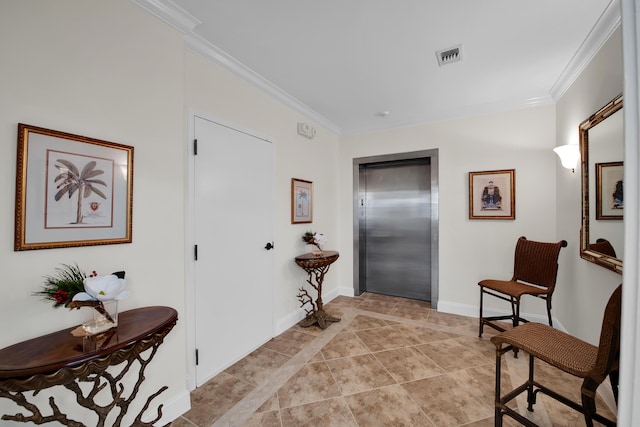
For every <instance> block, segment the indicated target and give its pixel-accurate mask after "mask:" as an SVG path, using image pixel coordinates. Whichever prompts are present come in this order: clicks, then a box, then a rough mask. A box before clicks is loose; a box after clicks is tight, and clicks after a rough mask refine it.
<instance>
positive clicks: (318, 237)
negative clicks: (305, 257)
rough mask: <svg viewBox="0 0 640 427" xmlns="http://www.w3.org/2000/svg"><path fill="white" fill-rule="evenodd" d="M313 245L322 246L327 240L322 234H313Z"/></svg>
mask: <svg viewBox="0 0 640 427" xmlns="http://www.w3.org/2000/svg"><path fill="white" fill-rule="evenodd" d="M313 243H314V244H316V245H324V244H325V243H327V238H326V237H325V236H324V234H320V233H314V235H313Z"/></svg>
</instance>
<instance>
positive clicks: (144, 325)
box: [0, 306, 178, 427]
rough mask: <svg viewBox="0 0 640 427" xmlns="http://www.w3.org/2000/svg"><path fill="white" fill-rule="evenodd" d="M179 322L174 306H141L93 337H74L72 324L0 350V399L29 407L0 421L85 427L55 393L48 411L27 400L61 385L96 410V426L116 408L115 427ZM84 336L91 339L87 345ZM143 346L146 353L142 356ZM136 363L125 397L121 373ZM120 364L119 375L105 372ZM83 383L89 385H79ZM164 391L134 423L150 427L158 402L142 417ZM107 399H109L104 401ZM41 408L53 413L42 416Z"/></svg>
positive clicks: (117, 426) (7, 415)
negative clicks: (64, 409) (67, 412)
mask: <svg viewBox="0 0 640 427" xmlns="http://www.w3.org/2000/svg"><path fill="white" fill-rule="evenodd" d="M177 320H178V313H177V311H176V310H174V309H173V308H170V307H161V306H154V307H142V308H137V309H134V310H129V311H125V312H123V313H120V315H119V317H118V327H117V328H114V329H111V330H109V331H106V332H105V333H102V334H99V335H96V336H94V337H91V338H86V337H85V338H81V337H75V336H73V335H72V334H71V330H72V329H74V328H69V329H64V330H61V331H58V332H54V333H51V334H48V335H44V336H41V337H38V338H33V339H30V340H28V341H23V342H21V343H18V344H14V345H12V346H10V347H6V348H3V349H1V350H0V398H6V399H10V400H12V401H13V402H14V403H15V404H16V405H18V406H19V407H21V408H23V409H24V410H26V411H27V413H26V414H23V413H18V414H15V415H10V414H4V415H2V417H1V419H2V420H10V421H17V422H23V423H26V422H33V423H35V424H43V423H48V422H54V421H57V422H58V423H60V424H63V425H65V426H69V427H81V426H84V425H85V424H84V423H82V422H80V421H77V420H73V419H71V418H69V417H68V416H67V415H65V414H64V413H63V412H62V408H59V407H58V405H57V403H56V401H55V398H54V397H50V398H49V408H47V409H46V410H41V409H40V408H38V407H37V406H36V404H35V403H30V402H29V401H28V399H27V396H26V393H27V392H32V393H33V395H34V396H35V395H36V394H37V393H38V391H40V390H44V389H47V388H49V387H55V386H61V387H64V388H66V389H67V390H69V391H71V392H72V393H68V394H70V395H71V396H73V394H75V395H76V399H75V400H76V402H77V403H78V404H79V405H80V406H82V407H84V408H86V409H88V410H90V411H92V412H94V413H95V415H96V416H97V419H96V423H95V424H94V425H95V426H96V427H105V426H106V422H107V416H108V415H109V414H110V413H111V411H112V410H114V411H117V410H119V412H118V414H117V416H116V417H115V419H113V420H111V422H110V424H109V426H111V427H119V426H120V425H121V423H122V421H123V418H124V416H125V415H126V413H127V410H128V409H129V405H130V404H131V403H132V401H133V400H134V399H135V397H136V396H137V394H138V391H139V387H140V385H141V384H142V382H143V381H144V379H145V369H146V367H147V365H148V364H149V362H151V359H153V356H154V355H155V354H156V351H157V350H158V347H159V346H160V344H162V342H163V341H164V337H165V336H166V335H167V334H168V333H169V332H170V331H171V329H173V327H174V325H175V324H176V322H177ZM87 340H95V342H90V343H87ZM87 344H91V345H89V346H87ZM88 347H90V348H88ZM146 350H149V352H148V353H145V355H143V354H142V353H143V352H145V351H146ZM135 362H137V363H136V365H139V366H138V379H137V381H136V382H135V384H134V386H133V390H131V392H130V393H129V395H128V396H127V395H126V394H125V389H124V385H123V377H124V376H125V375H126V374H127V373H128V372H129V371H134V369H130V368H133V367H132V365H133V364H134V363H135ZM120 364H122V367H121V369H120V371H119V373H117V372H113V371H107V369H108V368H109V367H111V366H115V365H120ZM116 370H117V368H116ZM81 383H84V384H86V385H87V387H82V388H81V387H80V384H81ZM89 388H91V390H88V389H89ZM166 389H167V386H163V387H162V388H160V390H158V391H157V392H156V393H154V394H152V395H151V396H149V397H148V398H147V401H146V403H145V405H144V407H143V408H142V410H141V411H140V412H139V413H138V415H137V417H136V418H135V420H134V421H133V424H132V425H135V426H136V427H152V426H153V424H154V423H155V422H156V421H158V420H159V419H160V418H161V417H162V405H160V406H159V407H158V409H157V416H156V418H155V419H154V420H152V421H150V422H143V421H142V416H143V414H144V412H145V411H146V410H147V408H148V407H149V405H150V404H151V401H152V400H153V399H154V398H155V397H157V396H158V395H159V394H160V393H162V392H163V391H165V390H166ZM100 391H104V392H105V393H104V396H102V395H101V396H97V395H98V393H100ZM109 397H110V398H111V399H110V400H111V403H109V402H108V400H109ZM63 399H64V398H63ZM45 412H50V413H51V412H52V414H51V415H45Z"/></svg>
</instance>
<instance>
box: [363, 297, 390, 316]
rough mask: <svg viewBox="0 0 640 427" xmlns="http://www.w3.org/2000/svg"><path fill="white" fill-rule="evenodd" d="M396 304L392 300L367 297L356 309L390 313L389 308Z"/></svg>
mask: <svg viewBox="0 0 640 427" xmlns="http://www.w3.org/2000/svg"><path fill="white" fill-rule="evenodd" d="M395 306H396V303H395V302H393V301H385V300H377V299H367V300H365V301H362V302H361V303H360V305H359V306H358V310H366V311H372V312H374V313H382V314H390V313H391V310H393V308H394V307H395Z"/></svg>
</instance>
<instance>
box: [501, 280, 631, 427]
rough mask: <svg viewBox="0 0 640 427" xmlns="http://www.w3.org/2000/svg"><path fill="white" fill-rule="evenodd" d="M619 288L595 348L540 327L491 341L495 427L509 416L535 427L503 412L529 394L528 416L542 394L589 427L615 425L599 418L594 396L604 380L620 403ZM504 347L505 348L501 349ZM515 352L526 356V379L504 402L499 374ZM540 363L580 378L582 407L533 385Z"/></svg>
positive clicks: (535, 325) (517, 330) (510, 411)
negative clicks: (506, 357)
mask: <svg viewBox="0 0 640 427" xmlns="http://www.w3.org/2000/svg"><path fill="white" fill-rule="evenodd" d="M621 296H622V285H620V286H618V288H616V290H615V291H614V292H613V294H612V295H611V297H610V298H609V302H608V303H607V306H606V308H605V311H604V318H603V321H602V329H601V330H600V342H599V345H598V347H596V346H594V345H591V344H589V343H586V342H584V341H582V340H580V339H578V338H576V337H573V336H571V335H569V334H566V333H564V332H562V331H559V330H557V329H554V328H552V327H550V326H547V325H543V324H541V323H527V324H525V325H522V326H519V327H517V328H515V329H512V330H510V331H507V332H503V333H502V334H499V335H496V336H494V337H492V338H491V341H492V342H493V343H494V344H495V345H496V399H495V425H496V426H501V425H502V418H503V416H504V415H508V416H510V417H512V418H514V419H516V420H517V421H519V422H520V423H522V424H523V425H527V426H535V425H536V424H534V423H533V422H532V421H530V420H529V419H527V418H525V417H524V416H522V415H520V414H519V413H518V412H517V411H515V410H514V409H512V408H509V407H508V406H507V403H508V402H509V401H510V400H512V399H514V398H515V397H516V396H518V395H519V394H520V393H523V392H524V391H526V392H527V403H528V407H527V410H529V411H533V405H534V404H535V403H536V395H537V393H538V392H542V393H544V394H546V395H547V396H550V397H552V398H554V399H556V400H558V401H559V402H562V403H564V404H565V405H567V406H569V407H571V408H573V409H575V410H576V411H578V412H582V413H583V414H584V419H585V422H586V425H587V426H593V420H596V421H598V422H600V423H602V424H604V425H607V426H615V425H616V422H615V421H612V420H609V419H607V418H605V417H604V416H602V415H601V414H598V413H597V411H596V404H595V396H596V390H597V388H598V386H599V385H600V384H601V383H602V382H603V381H604V380H605V379H606V378H607V377H609V379H610V380H611V386H612V388H613V396H614V398H615V400H616V403H617V402H618V378H619V372H618V369H619V359H620V306H621V300H622V298H621ZM503 345H506V346H505V347H503ZM513 348H519V349H520V350H522V351H524V352H526V353H528V354H529V379H528V380H527V381H526V382H525V383H524V384H522V385H520V386H519V387H516V388H515V389H514V390H512V391H510V392H508V393H507V394H505V395H504V396H502V395H501V394H500V368H501V366H500V365H501V359H502V355H503V354H505V353H506V352H508V351H509V350H511V349H513ZM535 359H540V360H542V361H544V362H546V363H548V364H550V365H552V366H555V367H556V368H558V369H561V370H562V371H564V372H567V373H569V374H571V375H574V376H576V377H578V378H582V379H583V380H584V381H583V382H582V388H581V395H582V405H580V404H578V403H577V402H574V401H573V400H571V399H568V398H567V397H565V396H562V395H560V394H559V393H558V392H556V391H553V390H551V389H549V388H548V387H546V386H544V385H542V384H540V383H539V382H537V381H536V380H535V379H534V361H535Z"/></svg>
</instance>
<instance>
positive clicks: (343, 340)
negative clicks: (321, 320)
mask: <svg viewBox="0 0 640 427" xmlns="http://www.w3.org/2000/svg"><path fill="white" fill-rule="evenodd" d="M370 352H371V351H370V350H369V349H368V348H367V346H366V345H364V343H363V342H362V341H361V340H360V338H358V336H357V335H356V334H355V333H353V332H341V333H339V334H338V335H336V336H335V337H334V338H333V339H332V340H331V341H329V343H327V345H325V346H324V347H323V348H322V356H323V357H324V359H325V360H330V359H337V358H339V357H349V356H357V355H360V354H366V353H370Z"/></svg>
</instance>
